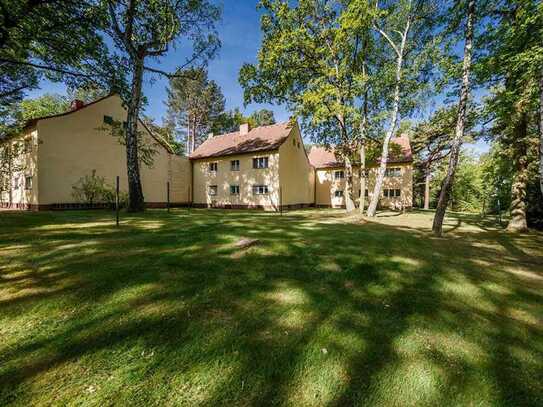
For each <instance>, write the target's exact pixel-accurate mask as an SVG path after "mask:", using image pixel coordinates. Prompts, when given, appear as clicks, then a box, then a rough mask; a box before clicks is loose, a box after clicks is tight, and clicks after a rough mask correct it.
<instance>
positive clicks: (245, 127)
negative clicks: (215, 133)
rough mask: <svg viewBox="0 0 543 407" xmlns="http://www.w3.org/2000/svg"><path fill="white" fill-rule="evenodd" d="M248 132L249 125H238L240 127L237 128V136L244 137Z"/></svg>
mask: <svg viewBox="0 0 543 407" xmlns="http://www.w3.org/2000/svg"><path fill="white" fill-rule="evenodd" d="M249 130H250V128H249V123H243V124H240V126H239V135H240V136H244V135H246V134H247V133H249Z"/></svg>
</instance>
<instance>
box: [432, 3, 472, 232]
mask: <svg viewBox="0 0 543 407" xmlns="http://www.w3.org/2000/svg"><path fill="white" fill-rule="evenodd" d="M474 23H475V0H468V2H467V8H466V29H465V40H464V60H463V63H462V87H461V89H460V99H459V101H458V116H457V120H456V130H455V135H454V138H453V140H452V143H451V152H450V154H449V166H448V168H447V175H446V176H445V179H444V180H443V184H442V186H441V192H440V194H439V200H438V203H437V208H436V213H435V216H434V222H433V225H432V231H433V232H434V235H436V236H441V233H442V230H443V219H444V218H445V211H446V210H447V204H448V202H449V196H450V193H451V188H452V185H453V182H454V175H455V172H456V167H457V166H458V156H459V154H460V147H461V146H462V140H463V139H464V129H465V122H466V111H467V107H468V97H469V92H470V72H471V55H472V47H473V25H474Z"/></svg>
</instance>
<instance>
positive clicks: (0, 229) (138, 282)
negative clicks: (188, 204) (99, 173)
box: [0, 209, 543, 406]
mask: <svg viewBox="0 0 543 407" xmlns="http://www.w3.org/2000/svg"><path fill="white" fill-rule="evenodd" d="M431 215H432V214H431V213H427V212H411V213H408V214H399V213H393V212H383V213H380V214H379V216H378V217H377V218H376V219H374V220H367V219H363V218H361V217H360V216H358V215H353V216H344V214H343V213H342V212H341V211H334V210H307V211H293V212H287V213H285V214H284V215H283V216H280V215H279V214H274V213H266V212H256V211H255V212H244V211H218V210H210V211H207V210H194V209H191V210H189V209H177V210H172V211H171V213H167V212H166V211H162V210H156V211H155V210H150V211H147V212H146V213H145V214H142V215H127V214H123V216H122V218H121V226H120V227H119V228H117V227H115V223H114V217H113V214H112V213H110V212H106V211H95V212H93V211H90V212H49V213H7V212H2V213H0V338H1V341H0V405H9V404H14V405H24V406H26V405H40V404H41V405H51V404H53V405H66V404H70V405H110V404H117V405H149V404H155V405H172V404H173V405H188V406H194V405H210V406H215V405H255V404H260V405H262V404H263V405H270V404H271V405H306V406H315V405H336V406H344V405H542V404H543V363H542V360H543V236H542V235H541V234H537V233H531V234H529V235H525V236H520V235H508V234H506V233H505V232H503V231H502V229H501V228H500V227H499V225H497V224H496V222H495V221H494V220H493V219H480V218H479V217H478V216H470V215H465V214H455V215H453V216H450V217H449V218H447V220H446V227H445V230H446V231H447V234H446V237H445V238H442V239H437V238H434V237H433V236H432V235H431V233H430V229H431V221H432V217H431ZM245 238H251V239H258V243H257V244H256V245H254V246H251V247H249V248H244V249H239V248H238V247H237V246H236V242H238V241H239V240H240V239H245Z"/></svg>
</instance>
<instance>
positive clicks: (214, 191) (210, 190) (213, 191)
mask: <svg viewBox="0 0 543 407" xmlns="http://www.w3.org/2000/svg"><path fill="white" fill-rule="evenodd" d="M208 194H209V195H211V196H215V195H217V185H210V186H209V188H208Z"/></svg>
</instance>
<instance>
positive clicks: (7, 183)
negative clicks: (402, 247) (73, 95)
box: [0, 95, 413, 210]
mask: <svg viewBox="0 0 543 407" xmlns="http://www.w3.org/2000/svg"><path fill="white" fill-rule="evenodd" d="M125 120H126V110H125V109H124V107H123V105H122V102H121V99H120V98H119V97H118V96H117V95H110V96H107V97H105V98H102V99H99V100H97V101H95V102H92V103H89V104H87V105H83V104H82V103H81V102H78V103H74V104H72V109H71V110H70V111H69V112H66V113H63V114H59V115H54V116H48V117H42V118H37V119H33V120H31V121H29V122H28V123H27V124H26V126H25V128H24V130H23V132H22V133H21V134H18V135H16V136H13V137H10V138H8V139H4V140H3V141H2V140H0V154H1V153H2V151H3V149H5V148H7V147H9V148H15V147H17V150H18V151H19V153H18V154H17V157H16V159H14V160H13V162H10V165H11V164H13V166H12V171H10V172H9V176H8V177H6V176H3V175H2V174H5V171H4V170H5V168H4V165H3V164H2V162H1V161H0V164H2V168H0V169H1V170H2V172H0V182H1V183H2V184H0V207H7V208H19V209H32V210H39V209H68V208H84V207H88V206H89V205H88V203H82V202H78V201H77V199H76V198H75V197H74V194H73V187H74V186H75V185H76V184H77V183H78V182H79V181H80V180H81V179H82V178H83V177H85V176H90V175H93V174H94V175H96V176H99V177H103V178H104V179H105V181H106V183H107V184H108V185H109V186H111V187H113V186H114V185H115V181H116V177H117V176H119V178H120V189H121V191H127V189H128V186H127V174H126V149H125V147H124V145H123V143H122V142H121V141H122V140H120V139H119V137H115V136H113V135H112V134H111V126H110V125H111V124H112V123H117V124H118V125H121V124H124V121H125ZM138 130H139V131H140V133H141V135H142V138H141V140H140V144H142V145H144V146H145V147H146V148H150V149H152V150H153V151H154V154H153V157H152V164H151V165H147V164H145V163H143V162H141V163H140V172H141V181H142V187H143V194H144V198H145V201H146V204H147V206H148V207H163V206H165V205H166V202H167V184H168V183H169V186H170V201H169V202H170V203H171V205H174V206H182V205H193V206H196V207H219V208H261V209H266V210H280V209H282V208H299V207H306V206H319V207H334V208H341V207H344V206H345V199H344V196H343V192H344V188H345V171H344V166H343V164H342V163H341V162H338V160H337V159H336V157H335V154H334V152H333V151H330V150H326V149H324V148H323V147H313V148H312V149H311V152H310V154H309V155H308V154H307V153H306V150H305V147H304V144H303V140H302V137H301V134H300V129H299V127H298V124H297V123H296V122H286V123H279V124H274V125H271V126H262V127H257V128H255V129H250V128H249V126H248V125H247V124H244V125H241V126H240V129H239V131H237V132H233V133H228V134H223V135H220V136H215V137H212V136H210V137H209V138H208V139H207V140H206V141H205V142H204V143H202V145H200V146H199V147H198V148H197V149H196V150H195V151H194V152H193V153H192V154H191V155H190V157H188V158H187V157H180V156H178V155H175V154H174V153H173V151H172V149H171V147H170V146H169V145H168V143H166V142H165V141H164V140H162V139H161V138H160V137H159V136H157V135H156V134H154V133H152V132H151V131H150V130H149V129H148V127H147V126H145V124H144V123H143V122H140V123H139V126H138ZM392 142H393V143H395V144H396V145H397V146H398V147H399V149H398V148H396V149H395V150H397V151H400V153H398V154H396V153H395V154H393V155H392V157H391V158H390V159H389V162H388V165H387V173H386V177H385V181H384V185H383V191H382V196H381V198H380V206H381V207H389V208H392V209H404V208H409V207H411V206H412V199H413V197H412V195H413V192H412V191H413V186H412V181H413V169H412V167H413V165H412V161H413V160H412V156H411V148H410V145H409V139H408V138H407V137H406V136H403V137H399V138H396V139H393V141H392ZM376 175H377V164H374V165H369V166H368V186H367V190H366V191H365V195H366V196H367V197H368V198H371V196H372V191H373V186H374V182H375V177H376ZM353 187H354V196H355V198H358V197H360V174H359V169H358V167H357V166H353ZM357 200H358V199H357ZM368 201H369V199H366V202H368ZM98 204H99V205H100V204H101V203H98ZM99 205H98V206H99ZM102 205H103V204H102ZM93 206H96V204H95V205H93Z"/></svg>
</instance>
